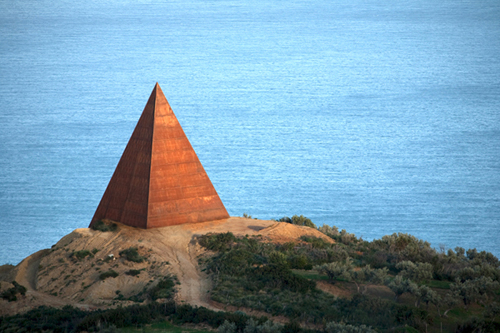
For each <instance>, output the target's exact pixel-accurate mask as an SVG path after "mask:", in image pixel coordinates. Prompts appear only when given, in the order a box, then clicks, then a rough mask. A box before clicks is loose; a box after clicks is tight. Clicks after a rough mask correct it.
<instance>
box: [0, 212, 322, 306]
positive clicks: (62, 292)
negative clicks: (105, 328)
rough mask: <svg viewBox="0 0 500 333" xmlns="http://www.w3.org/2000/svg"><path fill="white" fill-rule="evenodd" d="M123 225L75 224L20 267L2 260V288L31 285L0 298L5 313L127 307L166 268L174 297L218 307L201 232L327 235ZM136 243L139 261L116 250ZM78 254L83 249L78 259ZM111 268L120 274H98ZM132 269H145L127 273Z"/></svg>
mask: <svg viewBox="0 0 500 333" xmlns="http://www.w3.org/2000/svg"><path fill="white" fill-rule="evenodd" d="M118 225H119V230H118V231H115V232H99V231H94V230H91V229H88V228H82V229H76V230H74V231H73V232H72V233H70V234H68V235H66V236H64V237H63V238H62V239H61V240H60V241H59V242H58V243H57V244H56V245H55V246H53V248H52V249H50V250H42V251H39V252H37V253H35V254H33V255H31V256H29V257H28V258H26V259H24V260H23V261H22V262H21V263H20V264H19V265H17V266H16V267H13V266H8V265H5V266H1V267H0V282H1V288H2V290H3V289H6V288H7V287H8V286H9V285H10V282H12V281H13V280H15V281H17V282H18V283H20V284H22V285H24V286H25V287H26V288H27V289H28V292H27V296H26V297H24V298H21V299H20V300H19V301H17V302H15V303H16V305H15V306H13V305H12V303H8V302H7V301H5V300H0V315H2V314H13V313H17V312H22V311H26V310H28V309H30V308H32V307H36V306H38V305H50V306H62V305H66V304H70V305H74V306H78V307H81V308H84V309H92V308H107V307H113V306H117V304H121V305H123V306H126V305H128V304H132V301H125V300H124V299H127V298H129V297H131V296H133V295H137V294H139V293H141V292H142V291H143V290H145V289H147V288H150V287H151V286H153V285H154V284H155V283H158V281H159V280H160V279H161V278H162V277H163V276H165V275H168V274H173V275H176V276H177V278H178V280H179V282H180V285H179V286H178V293H177V296H176V301H178V302H186V303H189V304H192V305H198V306H204V307H207V308H212V309H218V308H217V307H216V306H214V305H213V304H212V303H211V302H210V300H209V299H208V296H207V295H208V293H207V292H208V290H209V288H210V280H209V279H208V277H207V275H206V274H204V273H203V272H201V271H200V269H199V267H198V259H199V256H200V255H201V254H203V253H204V252H205V250H204V249H203V248H202V247H201V246H200V245H199V244H198V243H197V241H196V238H197V237H198V236H200V235H204V234H207V233H220V232H228V231H230V232H232V233H233V234H234V235H236V236H245V235H249V236H252V235H261V236H262V237H263V238H264V239H267V240H268V241H276V242H286V241H297V240H298V239H299V238H300V237H301V236H302V235H311V236H316V237H324V238H325V237H326V236H324V235H323V234H321V233H320V232H319V231H317V230H315V229H312V228H307V227H299V226H295V225H291V224H287V223H279V222H276V221H266V220H256V219H247V218H240V217H231V218H228V219H224V220H219V221H211V222H204V223H196V224H183V225H178V226H171V227H165V228H158V229H147V230H143V229H136V228H132V227H128V226H125V225H121V224H118ZM326 239H327V240H329V239H328V238H327V237H326ZM131 247H135V248H137V249H138V252H139V254H140V255H141V256H143V257H145V258H147V260H146V261H145V262H141V263H135V262H131V261H127V260H125V258H121V257H120V256H119V253H120V252H121V251H123V250H125V249H128V248H131ZM76 254H80V255H84V254H85V256H84V257H83V258H79V257H78V256H77V255H76ZM111 270H112V271H115V272H116V273H118V276H117V277H115V278H107V279H104V280H102V279H101V278H100V276H101V274H102V273H103V272H109V271H111ZM131 270H139V271H140V273H139V274H138V275H135V276H133V275H129V274H127V272H129V271H131ZM117 295H121V296H120V297H121V298H118V296H117ZM117 298H118V299H121V300H120V301H117Z"/></svg>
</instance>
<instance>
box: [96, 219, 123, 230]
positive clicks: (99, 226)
mask: <svg viewBox="0 0 500 333" xmlns="http://www.w3.org/2000/svg"><path fill="white" fill-rule="evenodd" d="M90 228H91V229H92V230H97V231H102V232H107V231H116V229H118V226H117V225H116V223H112V222H111V223H105V222H104V221H102V220H99V221H97V222H94V223H93V224H92V226H91V227H90Z"/></svg>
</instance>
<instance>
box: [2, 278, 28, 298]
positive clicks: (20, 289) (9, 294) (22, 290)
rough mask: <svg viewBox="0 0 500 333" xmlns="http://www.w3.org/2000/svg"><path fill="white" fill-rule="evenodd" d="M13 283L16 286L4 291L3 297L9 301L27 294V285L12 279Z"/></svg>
mask: <svg viewBox="0 0 500 333" xmlns="http://www.w3.org/2000/svg"><path fill="white" fill-rule="evenodd" d="M12 284H13V285H14V287H12V288H9V289H7V290H5V291H4V292H2V298H3V299H5V300H7V301H9V302H14V301H17V295H18V294H21V295H23V296H24V295H26V287H24V286H22V285H20V284H19V283H17V282H16V281H12Z"/></svg>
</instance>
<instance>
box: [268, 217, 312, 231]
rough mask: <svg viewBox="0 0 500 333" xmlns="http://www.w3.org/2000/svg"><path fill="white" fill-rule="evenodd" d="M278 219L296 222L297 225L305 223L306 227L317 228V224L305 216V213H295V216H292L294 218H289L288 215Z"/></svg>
mask: <svg viewBox="0 0 500 333" xmlns="http://www.w3.org/2000/svg"><path fill="white" fill-rule="evenodd" d="M277 221H278V222H286V223H291V224H296V225H303V226H306V227H310V228H314V229H316V225H315V224H314V223H313V222H312V221H311V220H310V219H308V218H307V217H305V216H304V215H300V216H298V215H294V216H292V218H289V217H288V216H284V217H282V218H280V219H279V220H277Z"/></svg>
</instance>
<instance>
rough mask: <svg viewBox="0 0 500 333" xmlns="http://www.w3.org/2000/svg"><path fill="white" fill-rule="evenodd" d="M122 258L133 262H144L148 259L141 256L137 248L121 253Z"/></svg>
mask: <svg viewBox="0 0 500 333" xmlns="http://www.w3.org/2000/svg"><path fill="white" fill-rule="evenodd" d="M120 256H122V257H124V258H125V259H126V260H128V261H132V262H143V261H144V260H145V259H146V258H144V257H141V256H140V255H139V252H137V248H136V247H130V248H128V249H126V250H123V251H120Z"/></svg>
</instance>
